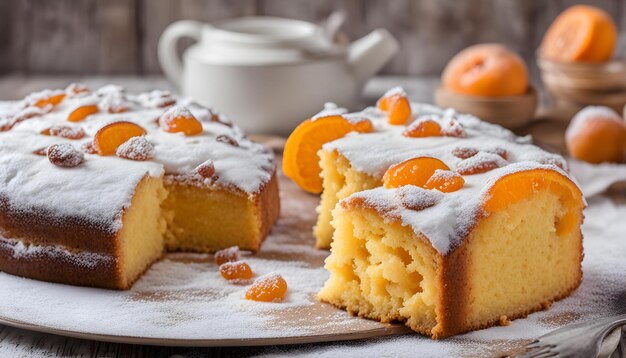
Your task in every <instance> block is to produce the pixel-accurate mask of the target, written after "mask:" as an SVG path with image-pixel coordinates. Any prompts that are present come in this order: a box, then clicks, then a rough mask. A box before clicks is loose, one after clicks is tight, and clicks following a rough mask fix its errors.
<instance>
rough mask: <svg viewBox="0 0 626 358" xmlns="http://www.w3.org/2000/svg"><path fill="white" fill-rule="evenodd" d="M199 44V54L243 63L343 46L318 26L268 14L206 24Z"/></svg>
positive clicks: (334, 52) (329, 52) (331, 51)
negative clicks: (200, 48) (200, 49)
mask: <svg viewBox="0 0 626 358" xmlns="http://www.w3.org/2000/svg"><path fill="white" fill-rule="evenodd" d="M201 47H202V48H203V51H202V53H203V57H209V58H211V59H217V58H222V59H229V58H230V60H236V62H245V63H259V62H278V63H285V62H295V61H299V60H307V59H319V58H325V57H329V56H339V55H344V54H345V47H343V46H338V45H337V44H335V43H333V41H332V40H331V39H330V38H328V37H327V36H325V35H324V29H323V28H322V27H321V26H318V25H316V24H313V23H310V22H306V21H301V20H294V19H287V18H279V17H270V16H251V17H241V18H234V19H227V20H222V21H218V22H215V23H213V24H211V25H208V26H207V27H206V28H205V32H204V35H203V41H202V43H201ZM235 55H237V56H235ZM235 57H237V59H235Z"/></svg>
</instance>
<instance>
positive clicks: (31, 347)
mask: <svg viewBox="0 0 626 358" xmlns="http://www.w3.org/2000/svg"><path fill="white" fill-rule="evenodd" d="M70 82H83V83H86V84H87V85H89V86H90V87H92V88H96V87H98V86H101V85H104V84H108V83H116V84H120V85H122V86H124V87H126V88H127V90H128V91H129V92H135V91H146V90H149V89H154V88H159V89H170V90H173V91H174V88H173V87H172V85H171V84H169V83H168V82H167V81H166V80H165V79H164V78H162V77H160V76H156V77H155V76H151V77H78V76H74V77H71V76H64V77H59V76H55V77H23V76H19V75H9V76H5V77H0V100H14V99H19V98H22V97H24V96H25V95H27V94H28V93H30V92H33V91H37V90H41V89H45V88H62V87H65V86H66V85H67V84H68V83H70ZM437 84H438V80H437V79H435V78H406V77H376V78H374V79H372V80H371V81H370V82H369V83H368V84H367V86H366V88H365V90H364V95H363V98H364V104H372V103H374V102H375V100H376V99H377V98H378V97H380V95H381V94H382V93H384V92H385V91H386V90H387V89H389V88H391V87H393V86H398V85H400V86H402V87H404V89H405V90H406V91H407V93H408V94H409V96H410V97H411V99H412V100H414V101H421V102H430V103H432V101H433V89H434V88H435V87H436V85H437ZM542 103H544V104H545V103H546V99H545V98H544V99H542ZM564 129H565V125H564V124H563V123H562V122H558V121H553V120H550V119H541V120H538V121H536V122H534V123H532V125H530V126H529V127H528V128H525V129H523V130H521V131H520V134H528V133H530V134H533V136H535V138H537V139H538V140H540V141H541V142H543V143H546V144H548V145H550V146H552V147H553V148H555V149H558V150H561V149H562V148H563V132H564ZM323 345H324V344H320V345H317V346H323ZM302 348H304V347H303V346H287V347H281V348H280V352H281V353H289V352H293V353H295V352H297V351H300V350H301V349H302ZM275 351H276V347H247V348H191V347H190V348H182V347H158V346H141V345H129V344H116V343H106V342H97V341H89V340H82V339H74V338H66V337H61V336H55V335H50V334H44V333H37V332H30V331H26V330H22V329H17V328H12V327H7V326H2V325H0V357H33V356H34V357H172V356H183V357H188V356H189V357H203V356H212V357H222V356H223V357H247V356H253V355H259V354H268V353H269V354H271V353H272V352H275Z"/></svg>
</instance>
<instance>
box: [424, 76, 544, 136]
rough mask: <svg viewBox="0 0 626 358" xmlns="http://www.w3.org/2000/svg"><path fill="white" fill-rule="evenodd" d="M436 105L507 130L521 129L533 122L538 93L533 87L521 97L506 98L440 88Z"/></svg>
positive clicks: (436, 94)
mask: <svg viewBox="0 0 626 358" xmlns="http://www.w3.org/2000/svg"><path fill="white" fill-rule="evenodd" d="M435 103H436V104H437V105H438V106H440V107H450V108H454V109H456V110H457V111H459V112H461V113H469V114H473V115H475V116H476V117H478V118H480V119H483V120H485V121H487V122H491V123H495V124H499V125H501V126H503V127H505V128H509V129H519V128H521V127H524V126H525V125H527V124H528V123H530V121H532V119H533V116H534V114H535V110H536V109H537V103H538V99H537V91H536V90H535V89H534V88H533V87H532V86H529V87H528V92H526V93H525V94H523V95H521V96H506V97H485V96H470V95H465V94H458V93H455V92H452V91H450V90H447V89H445V88H443V87H439V88H437V91H435Z"/></svg>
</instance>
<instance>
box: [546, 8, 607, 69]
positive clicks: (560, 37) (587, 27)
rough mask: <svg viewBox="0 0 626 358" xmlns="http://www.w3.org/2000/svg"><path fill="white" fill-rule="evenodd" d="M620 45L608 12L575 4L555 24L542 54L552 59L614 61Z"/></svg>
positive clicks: (549, 30)
mask: <svg viewBox="0 0 626 358" xmlns="http://www.w3.org/2000/svg"><path fill="white" fill-rule="evenodd" d="M616 43H617V30H616V28H615V23H614V22H613V19H612V18H611V16H610V15H609V14H607V13H606V12H605V11H604V10H602V9H599V8H597V7H594V6H589V5H575V6H572V7H570V8H568V9H567V10H565V11H563V12H562V13H561V14H559V16H557V18H556V19H555V20H554V22H552V25H550V28H548V31H547V32H546V34H545V36H544V38H543V41H542V43H541V48H540V54H541V56H542V57H545V58H547V59H549V60H555V61H565V62H576V61H582V62H602V61H606V60H608V59H610V58H611V56H612V55H613V51H614V50H615V46H616Z"/></svg>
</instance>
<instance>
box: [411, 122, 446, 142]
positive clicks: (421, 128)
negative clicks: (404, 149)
mask: <svg viewBox="0 0 626 358" xmlns="http://www.w3.org/2000/svg"><path fill="white" fill-rule="evenodd" d="M402 135H403V136H405V137H411V138H424V137H441V135H442V132H441V126H440V125H439V123H437V122H435V121H433V120H432V119H425V120H420V121H417V122H415V123H411V125H409V126H408V127H407V128H406V129H405V130H404V132H402Z"/></svg>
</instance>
